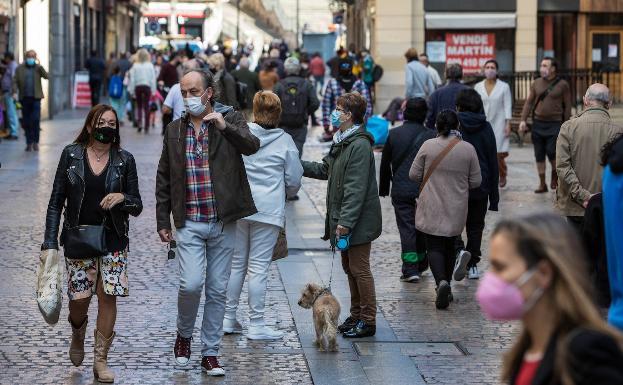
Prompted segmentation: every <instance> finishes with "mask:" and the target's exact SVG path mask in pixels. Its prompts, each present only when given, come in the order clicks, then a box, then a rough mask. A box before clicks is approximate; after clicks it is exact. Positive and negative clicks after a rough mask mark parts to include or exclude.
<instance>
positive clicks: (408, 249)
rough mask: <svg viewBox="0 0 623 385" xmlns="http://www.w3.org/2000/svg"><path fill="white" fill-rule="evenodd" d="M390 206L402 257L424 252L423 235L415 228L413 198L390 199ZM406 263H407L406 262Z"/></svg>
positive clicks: (394, 197)
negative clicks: (394, 215)
mask: <svg viewBox="0 0 623 385" xmlns="http://www.w3.org/2000/svg"><path fill="white" fill-rule="evenodd" d="M392 205H393V206H394V213H395V214H396V224H397V225H398V232H399V233H400V246H401V249H402V255H403V261H404V256H405V255H407V254H409V253H413V252H416V253H418V254H420V253H425V252H426V243H425V241H424V233H422V232H421V231H419V230H417V229H416V228H415V210H416V204H415V197H396V196H393V197H392ZM407 262H408V261H407Z"/></svg>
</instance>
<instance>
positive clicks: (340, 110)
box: [335, 107, 348, 114]
mask: <svg viewBox="0 0 623 385" xmlns="http://www.w3.org/2000/svg"><path fill="white" fill-rule="evenodd" d="M335 110H336V111H338V112H342V113H345V114H347V113H348V111H346V110H345V109H343V108H340V107H335Z"/></svg>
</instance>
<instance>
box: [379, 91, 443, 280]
mask: <svg viewBox="0 0 623 385" xmlns="http://www.w3.org/2000/svg"><path fill="white" fill-rule="evenodd" d="M427 111H428V107H427V106H426V100H424V99H423V98H411V99H409V100H407V104H406V108H405V111H404V117H405V122H404V124H403V125H402V126H400V127H396V128H394V129H392V130H390V131H389V137H388V138H387V143H385V146H384V147H383V156H382V157H381V174H380V182H379V195H380V196H382V197H385V196H387V195H390V184H391V197H392V205H393V206H394V212H395V213H396V223H397V225H398V232H399V233H400V245H401V247H402V253H401V255H400V256H401V259H402V276H401V277H400V280H401V281H403V282H417V281H419V280H420V273H421V271H422V270H423V268H425V264H426V245H425V244H424V238H423V234H422V233H421V232H420V231H418V230H416V228H415V210H416V206H415V199H416V198H417V196H418V194H419V190H420V186H419V184H418V183H416V182H413V181H411V179H409V169H410V168H411V164H412V163H413V159H415V156H416V155H417V153H418V151H419V150H420V147H422V144H423V143H424V142H425V141H427V140H428V139H431V138H434V137H435V132H434V131H433V130H429V129H428V128H426V127H424V126H423V123H424V119H426V112H427Z"/></svg>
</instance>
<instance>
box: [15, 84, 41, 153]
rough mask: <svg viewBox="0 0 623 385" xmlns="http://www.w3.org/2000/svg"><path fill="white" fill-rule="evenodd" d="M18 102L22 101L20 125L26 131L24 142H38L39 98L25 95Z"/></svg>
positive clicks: (39, 128) (39, 129)
mask: <svg viewBox="0 0 623 385" xmlns="http://www.w3.org/2000/svg"><path fill="white" fill-rule="evenodd" d="M20 102H21V103H22V127H23V128H24V131H25V132H26V144H34V143H39V132H40V131H41V127H40V126H39V122H40V119H41V99H35V98H33V97H31V96H26V97H24V98H22V99H21V100H20Z"/></svg>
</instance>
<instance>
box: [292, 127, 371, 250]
mask: <svg viewBox="0 0 623 385" xmlns="http://www.w3.org/2000/svg"><path fill="white" fill-rule="evenodd" d="M372 143H374V138H373V137H372V135H370V134H369V133H367V132H366V131H365V128H364V127H362V128H361V129H360V130H359V131H357V132H356V133H354V134H352V135H351V136H349V137H347V138H346V139H344V140H343V141H342V142H340V143H337V144H336V143H333V144H332V145H331V149H330V150H329V154H328V155H327V156H325V157H324V158H323V159H322V163H320V162H307V161H302V163H303V170H304V174H303V176H306V177H309V178H314V179H322V180H327V181H328V185H327V215H326V218H325V233H324V236H323V237H322V239H324V240H328V239H330V240H331V246H335V229H336V228H337V225H341V226H344V227H347V228H348V229H349V230H350V234H351V239H350V244H351V245H360V244H364V243H368V242H372V241H373V240H375V239H376V238H378V237H379V236H380V235H381V226H382V218H381V202H380V201H379V193H378V188H377V184H376V168H375V164H374V154H373V153H372Z"/></svg>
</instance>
